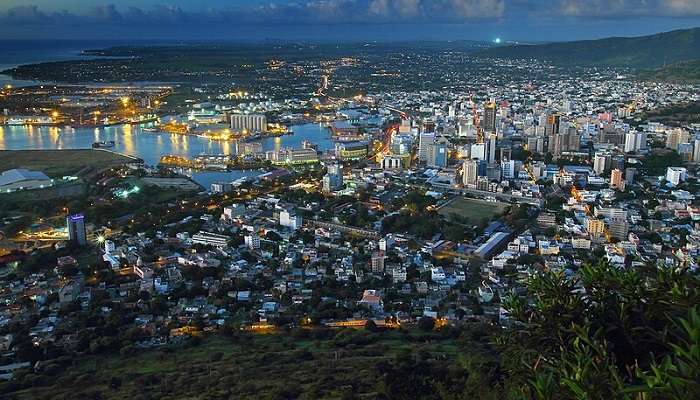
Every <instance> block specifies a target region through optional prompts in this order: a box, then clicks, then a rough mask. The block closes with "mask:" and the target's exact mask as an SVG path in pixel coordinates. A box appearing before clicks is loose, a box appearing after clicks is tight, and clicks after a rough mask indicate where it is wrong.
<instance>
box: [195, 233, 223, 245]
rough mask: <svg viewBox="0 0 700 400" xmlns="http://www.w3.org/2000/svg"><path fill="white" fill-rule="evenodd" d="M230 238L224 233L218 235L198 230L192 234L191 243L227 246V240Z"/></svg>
mask: <svg viewBox="0 0 700 400" xmlns="http://www.w3.org/2000/svg"><path fill="white" fill-rule="evenodd" d="M230 239H231V238H230V237H228V236H226V235H219V234H217V233H211V232H204V231H200V232H197V233H195V234H194V235H193V236H192V243H194V244H197V243H199V244H203V245H209V246H214V247H226V246H228V241H229V240H230Z"/></svg>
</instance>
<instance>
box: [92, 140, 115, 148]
mask: <svg viewBox="0 0 700 400" xmlns="http://www.w3.org/2000/svg"><path fill="white" fill-rule="evenodd" d="M112 147H114V140H110V141H109V142H95V143H93V144H92V148H93V149H110V148H112Z"/></svg>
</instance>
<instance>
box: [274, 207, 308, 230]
mask: <svg viewBox="0 0 700 400" xmlns="http://www.w3.org/2000/svg"><path fill="white" fill-rule="evenodd" d="M302 224H303V219H302V218H301V216H300V215H297V214H296V213H294V212H292V211H289V210H282V211H280V225H282V226H284V227H286V228H289V229H292V230H297V229H299V228H301V226H302Z"/></svg>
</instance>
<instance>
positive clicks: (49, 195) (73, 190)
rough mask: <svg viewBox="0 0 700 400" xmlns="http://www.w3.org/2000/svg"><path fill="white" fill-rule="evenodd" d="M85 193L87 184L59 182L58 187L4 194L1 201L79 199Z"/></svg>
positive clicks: (0, 196)
mask: <svg viewBox="0 0 700 400" xmlns="http://www.w3.org/2000/svg"><path fill="white" fill-rule="evenodd" d="M84 193H85V184H84V183H82V182H80V181H77V182H71V183H62V182H59V183H58V184H57V185H56V186H53V187H50V188H45V189H33V190H22V191H19V192H12V193H2V194H0V199H1V200H2V201H6V202H14V203H17V202H34V201H48V200H54V199H65V198H70V197H78V196H81V195H82V194H84Z"/></svg>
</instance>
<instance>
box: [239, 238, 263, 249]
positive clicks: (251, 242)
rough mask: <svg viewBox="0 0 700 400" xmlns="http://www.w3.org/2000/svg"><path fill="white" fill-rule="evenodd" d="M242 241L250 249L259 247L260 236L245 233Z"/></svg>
mask: <svg viewBox="0 0 700 400" xmlns="http://www.w3.org/2000/svg"><path fill="white" fill-rule="evenodd" d="M243 241H244V243H245V245H246V247H248V248H249V249H251V250H255V249H259V248H260V236H258V235H246V236H245V237H244V238H243Z"/></svg>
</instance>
